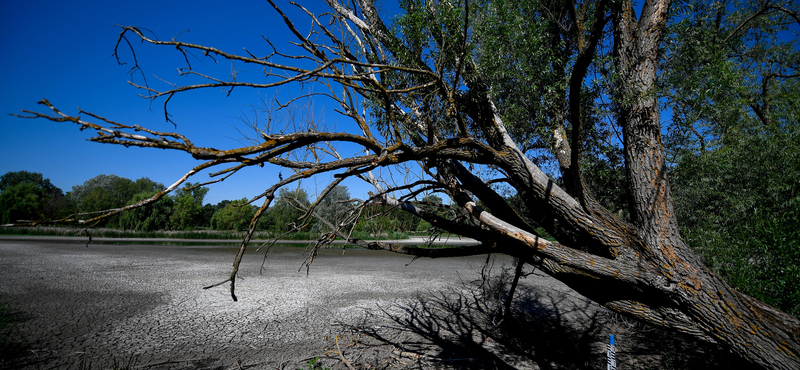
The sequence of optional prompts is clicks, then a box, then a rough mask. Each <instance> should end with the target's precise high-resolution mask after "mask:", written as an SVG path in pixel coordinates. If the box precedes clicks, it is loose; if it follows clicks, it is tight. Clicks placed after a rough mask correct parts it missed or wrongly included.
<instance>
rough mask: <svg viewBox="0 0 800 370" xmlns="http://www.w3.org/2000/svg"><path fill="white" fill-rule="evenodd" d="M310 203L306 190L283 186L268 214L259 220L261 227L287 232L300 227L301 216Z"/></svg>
mask: <svg viewBox="0 0 800 370" xmlns="http://www.w3.org/2000/svg"><path fill="white" fill-rule="evenodd" d="M310 204H311V203H310V202H309V201H308V194H307V193H306V191H305V190H303V189H301V188H297V189H295V190H287V189H284V188H282V189H281V190H280V191H279V192H278V198H277V199H276V200H275V202H274V204H273V205H272V206H271V207H270V208H269V210H268V211H267V214H265V215H263V216H262V217H261V220H259V229H266V230H272V231H275V232H286V231H290V230H293V229H295V228H299V227H300V226H301V225H300V224H301V221H302V220H300V217H302V216H303V215H304V214H305V213H306V211H305V210H306V209H307V208H308V206H309V205H310Z"/></svg>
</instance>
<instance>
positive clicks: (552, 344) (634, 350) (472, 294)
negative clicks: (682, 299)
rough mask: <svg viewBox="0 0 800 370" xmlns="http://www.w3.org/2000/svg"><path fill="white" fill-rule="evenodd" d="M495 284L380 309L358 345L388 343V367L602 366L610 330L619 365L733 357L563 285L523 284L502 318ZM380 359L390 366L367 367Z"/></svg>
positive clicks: (686, 363)
mask: <svg viewBox="0 0 800 370" xmlns="http://www.w3.org/2000/svg"><path fill="white" fill-rule="evenodd" d="M498 284H501V285H502V282H493V281H492V280H491V279H490V280H488V281H473V282H467V283H462V284H461V286H458V287H453V288H448V289H444V290H441V291H438V292H435V293H431V294H427V295H424V296H418V297H416V298H415V299H411V300H408V301H405V302H402V303H398V304H395V305H392V306H390V307H382V308H381V310H380V313H378V314H377V315H375V314H373V315H370V316H367V317H365V318H364V320H363V321H362V322H361V324H359V325H357V326H356V327H353V329H355V330H357V331H358V332H359V333H361V334H363V335H364V336H365V338H366V340H361V341H360V345H362V346H367V347H370V346H372V347H374V348H377V347H380V346H383V347H384V348H387V347H388V348H389V351H390V354H389V357H390V358H391V359H393V363H392V367H398V366H397V365H406V367H408V368H420V369H455V368H458V369H465V368H468V369H585V368H593V369H598V368H605V367H606V361H607V356H606V350H607V347H606V345H607V343H608V336H609V334H614V335H615V337H616V338H617V343H616V359H617V365H618V366H619V367H620V368H627V369H673V368H680V369H709V368H711V369H715V368H720V369H725V368H733V362H735V359H733V358H732V355H730V354H726V353H722V352H721V351H719V350H717V349H716V348H715V347H714V346H713V345H709V344H705V343H700V342H697V341H695V340H692V339H691V338H689V337H688V336H685V335H680V334H677V333H673V332H669V331H666V330H664V329H661V328H656V327H653V326H650V325H646V324H643V323H641V322H638V321H635V320H632V319H629V318H624V317H622V316H620V315H617V314H613V313H611V312H610V311H608V310H606V309H604V308H602V307H600V306H598V305H597V304H595V303H592V302H590V301H588V300H586V299H585V298H583V297H582V296H580V295H578V294H577V293H575V292H573V291H567V290H564V289H562V287H558V288H552V287H543V286H533V285H529V284H520V286H519V287H518V290H517V293H516V295H515V300H514V304H513V305H512V310H511V311H510V312H508V313H507V314H505V315H504V314H503V312H502V309H503V303H504V296H503V294H498V289H501V288H500V287H498V286H497V285H498ZM387 319H388V320H387ZM384 353H386V352H384ZM381 364H382V365H383V367H387V366H388V363H387V361H383V362H381V363H380V364H379V363H378V361H375V360H373V364H372V365H368V366H364V367H365V368H372V367H381V366H380V365H381Z"/></svg>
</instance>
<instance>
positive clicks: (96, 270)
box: [0, 237, 662, 369]
mask: <svg viewBox="0 0 800 370" xmlns="http://www.w3.org/2000/svg"><path fill="white" fill-rule="evenodd" d="M84 243H85V241H84V240H72V241H64V240H61V241H54V240H40V239H27V238H19V237H17V238H14V237H0V281H2V284H1V285H0V300H2V301H6V302H7V306H8V308H9V310H11V312H13V313H14V314H13V316H14V317H15V318H16V320H17V322H16V324H15V329H16V331H15V332H14V335H13V340H14V341H15V343H18V344H19V346H18V350H16V351H14V353H6V354H5V356H6V358H4V359H2V361H0V366H4V367H7V368H31V369H39V368H41V369H50V368H58V369H70V368H75V369H109V368H139V369H246V368H250V369H301V368H302V369H306V368H310V367H311V366H310V365H309V361H310V360H311V359H313V358H314V357H320V358H321V360H320V362H319V363H318V365H321V366H320V367H319V368H320V369H321V368H328V367H332V368H346V367H347V366H348V365H350V366H352V367H353V368H362V369H367V368H404V367H415V368H487V369H488V368H492V369H504V368H505V369H510V368H521V369H539V368H553V367H555V368H582V367H585V366H587V365H590V364H591V365H592V367H594V368H598V366H601V365H602V363H603V362H604V361H605V339H604V338H607V335H608V331H609V330H610V329H609V328H610V327H611V326H609V322H610V321H614V320H610V318H611V319H613V316H612V315H609V314H608V313H607V312H606V311H605V310H603V309H602V308H600V307H599V306H597V305H596V304H594V303H591V302H589V301H587V300H586V299H584V298H583V297H581V296H579V295H577V294H576V293H574V292H572V291H571V290H570V289H569V288H567V287H566V286H564V285H563V284H561V283H559V282H558V281H556V280H554V279H552V278H549V277H546V276H543V275H539V274H534V275H532V276H528V277H527V278H525V279H523V280H522V281H521V286H520V288H519V289H518V293H517V294H518V295H517V297H516V299H515V311H517V312H524V313H525V315H515V316H514V317H510V318H506V319H505V320H500V319H499V315H498V312H499V309H500V307H501V301H502V300H501V299H495V298H502V295H503V293H504V290H503V289H499V287H501V286H502V284H497V283H498V282H503V281H508V279H502V278H501V277H500V275H502V272H503V271H504V268H503V266H505V267H506V268H508V267H510V266H511V262H512V261H511V260H510V259H508V258H503V257H497V258H496V259H492V266H493V269H492V271H493V273H494V276H495V277H494V278H491V279H488V280H486V282H485V283H484V284H481V280H480V274H479V271H480V269H481V267H482V266H483V265H484V263H485V262H486V258H485V257H471V258H452V259H444V260H429V259H417V260H413V261H412V259H411V258H410V257H407V256H401V255H396V254H391V253H388V252H382V251H368V250H348V251H347V252H346V253H344V255H343V254H342V251H341V250H338V249H332V250H323V251H321V253H320V254H319V256H318V257H317V258H316V259H315V261H314V263H313V264H312V265H311V269H310V272H309V274H308V275H307V274H306V270H305V268H300V267H301V264H302V262H303V260H304V248H275V249H273V250H272V251H270V253H269V254H268V255H267V258H266V259H264V253H263V251H262V252H261V253H254V252H252V251H250V252H248V254H247V255H246V256H245V259H244V261H243V264H242V267H241V268H240V277H239V280H237V288H236V293H237V296H238V297H239V301H238V302H233V301H232V300H231V296H230V291H229V289H228V287H229V285H228V284H223V285H221V286H219V287H216V288H212V289H208V290H203V289H202V287H203V286H207V285H211V284H214V283H217V282H220V281H223V280H225V279H226V277H227V276H228V274H229V273H230V268H231V262H232V260H233V257H234V254H235V249H234V248H233V247H219V246H165V245H110V244H93V245H90V246H89V247H85V245H84ZM252 249H254V248H252ZM262 262H263V265H262ZM495 293H496V295H495ZM616 323H617V324H618V322H616ZM634 327H635V325H634ZM629 331H630V330H629ZM634 332H635V330H634ZM618 337H619V336H618ZM640 339H641V338H640ZM626 340H628V341H627V342H626ZM618 342H620V343H619V344H618V351H620V352H621V353H620V354H618V361H622V362H623V363H624V362H625V361H629V363H630V364H631V365H632V364H633V363H635V362H637V361H638V362H640V363H645V364H649V363H651V362H650V361H644V362H643V360H642V357H641V356H640V355H637V356H636V357H635V359H634V358H631V359H630V360H628V359H626V355H625V353H626V351H628V352H630V353H631V354H633V353H634V350H635V351H640V350H641V341H640V340H639V339H636V338H635V333H632V334H631V336H630V338H625V337H624V336H623V338H621V339H618ZM634 342H637V343H634ZM626 343H629V344H626ZM634 344H635V345H634ZM15 348H16V347H15ZM6 352H8V351H6ZM646 355H647V353H646V352H645V356H646ZM345 361H346V362H347V363H345ZM653 361H662V359H661V358H660V357H657V358H655V359H654V360H653Z"/></svg>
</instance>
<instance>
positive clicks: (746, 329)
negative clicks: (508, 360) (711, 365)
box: [607, 0, 800, 369]
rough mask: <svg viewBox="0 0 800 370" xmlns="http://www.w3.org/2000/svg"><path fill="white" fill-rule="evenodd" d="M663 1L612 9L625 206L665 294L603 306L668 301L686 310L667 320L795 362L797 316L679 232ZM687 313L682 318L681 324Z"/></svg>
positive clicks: (743, 350)
mask: <svg viewBox="0 0 800 370" xmlns="http://www.w3.org/2000/svg"><path fill="white" fill-rule="evenodd" d="M668 6H669V0H661V1H649V2H647V3H646V4H645V6H644V7H643V9H642V16H641V18H640V19H639V21H638V22H637V21H636V19H635V16H634V14H633V10H632V8H631V4H630V3H621V4H620V5H619V6H618V8H617V9H615V14H614V19H615V54H616V57H617V63H618V65H617V67H618V71H619V72H620V73H621V83H622V86H623V87H624V89H625V93H624V94H625V96H619V97H618V100H619V101H620V103H619V107H620V110H619V120H620V124H621V126H622V127H623V135H624V147H625V160H626V171H627V177H628V180H629V195H630V199H631V210H630V211H631V215H632V221H633V224H634V225H635V228H636V231H637V234H638V235H639V236H640V237H641V239H642V243H643V246H644V249H642V250H641V254H640V255H639V258H640V262H647V263H648V264H649V265H650V267H649V268H648V270H650V271H652V273H653V274H654V275H655V278H656V279H657V280H659V281H662V282H663V284H662V285H661V286H660V287H657V288H659V290H660V292H659V293H661V294H659V295H661V296H662V297H659V298H657V299H656V300H655V301H651V302H652V303H651V302H648V301H647V300H645V301H643V302H637V303H635V304H630V303H628V302H624V301H619V302H608V303H607V305H609V306H611V307H614V308H617V309H619V310H621V311H623V312H628V313H630V314H633V315H636V316H640V317H644V318H646V319H648V321H651V322H653V321H656V322H657V321H658V320H659V318H658V317H657V316H656V317H649V315H648V314H647V313H646V312H648V311H649V310H663V309H664V308H667V307H670V310H672V309H675V310H676V311H679V312H675V313H674V314H676V315H681V316H683V317H680V316H679V317H676V318H674V319H677V320H676V321H677V322H676V323H675V324H674V325H668V326H672V327H673V328H676V329H678V330H681V331H685V332H688V333H692V334H694V335H696V336H699V337H704V338H706V339H707V340H710V341H713V342H717V343H720V344H723V345H724V346H726V347H728V348H730V349H731V350H732V351H733V352H736V353H738V354H739V355H741V356H742V357H744V358H746V359H748V360H750V361H752V362H753V363H754V364H758V365H760V366H762V367H764V368H781V369H797V368H800V358H798V355H800V346H798V336H800V326H799V325H798V321H797V320H796V319H794V318H793V317H791V316H789V315H786V314H784V313H782V312H780V311H777V310H774V309H772V308H770V307H768V306H766V305H764V304H763V303H760V302H758V301H756V300H754V299H752V298H750V297H747V296H745V295H743V294H741V293H739V292H737V291H735V290H733V289H732V288H730V287H729V286H728V285H727V284H726V283H725V282H724V281H723V280H722V279H720V278H719V277H717V276H716V275H715V274H713V273H711V272H710V271H708V270H707V268H706V267H705V266H703V264H702V263H701V262H700V261H699V259H698V258H697V256H696V255H695V254H694V253H692V251H691V250H690V248H689V247H688V246H687V245H686V243H685V242H684V241H683V239H682V238H681V235H680V232H679V229H678V222H677V218H676V215H675V212H674V209H673V202H672V196H671V193H670V186H669V182H668V181H667V176H666V173H667V167H666V161H665V158H664V148H663V146H662V142H661V122H660V117H659V111H658V104H657V101H656V96H655V93H654V91H653V90H654V87H655V80H656V64H657V60H658V51H659V50H660V43H661V38H662V34H663V29H664V24H665V22H666V15H667V9H668ZM662 300H663V301H662ZM659 301H661V302H662V303H661V304H660V305H659V304H657V302H659ZM654 303H656V304H654ZM642 304H644V305H645V306H646V309H645V310H642V308H643V307H641V305H642ZM659 306H660V307H659ZM684 320H685V321H686V322H687V323H686V324H680V323H679V322H680V321H684Z"/></svg>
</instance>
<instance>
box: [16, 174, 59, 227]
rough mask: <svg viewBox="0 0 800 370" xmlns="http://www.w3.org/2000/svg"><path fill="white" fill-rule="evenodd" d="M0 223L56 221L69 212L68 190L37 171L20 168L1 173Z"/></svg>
mask: <svg viewBox="0 0 800 370" xmlns="http://www.w3.org/2000/svg"><path fill="white" fill-rule="evenodd" d="M0 191H2V192H0V204H2V209H3V211H2V216H0V217H1V219H0V223H11V222H16V221H17V220H35V219H38V220H53V219H57V218H62V217H65V216H67V215H68V214H69V211H70V207H69V203H68V202H67V200H66V199H65V198H64V193H63V192H62V191H61V189H59V188H58V187H56V186H55V185H53V184H52V183H51V182H50V179H46V178H44V176H42V174H40V173H37V172H28V171H17V172H8V173H6V174H4V175H3V176H0Z"/></svg>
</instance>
